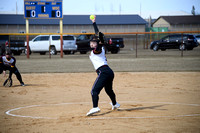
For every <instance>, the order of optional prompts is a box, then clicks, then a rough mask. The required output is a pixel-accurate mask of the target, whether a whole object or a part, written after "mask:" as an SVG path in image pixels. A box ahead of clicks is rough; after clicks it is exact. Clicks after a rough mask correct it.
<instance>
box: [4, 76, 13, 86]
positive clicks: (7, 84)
mask: <svg viewBox="0 0 200 133" xmlns="http://www.w3.org/2000/svg"><path fill="white" fill-rule="evenodd" d="M3 86H5V87H11V86H12V78H7V79H6V80H5V82H4V83H3Z"/></svg>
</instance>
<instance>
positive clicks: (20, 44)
mask: <svg viewBox="0 0 200 133" xmlns="http://www.w3.org/2000/svg"><path fill="white" fill-rule="evenodd" d="M6 49H9V50H10V51H11V53H12V54H14V55H20V54H21V53H22V52H23V51H24V50H25V43H24V40H12V39H10V41H9V35H0V55H3V54H4V53H5V51H6Z"/></svg>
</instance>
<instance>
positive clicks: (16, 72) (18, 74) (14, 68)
mask: <svg viewBox="0 0 200 133" xmlns="http://www.w3.org/2000/svg"><path fill="white" fill-rule="evenodd" d="M4 70H9V71H10V73H9V78H12V74H13V73H14V74H15V75H16V77H17V79H18V80H19V82H20V83H23V81H22V77H21V74H20V73H19V71H18V69H17V68H16V67H13V68H11V67H7V66H3V68H1V67H0V74H1V73H2V72H3V71H4Z"/></svg>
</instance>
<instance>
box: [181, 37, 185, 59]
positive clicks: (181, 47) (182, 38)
mask: <svg viewBox="0 0 200 133" xmlns="http://www.w3.org/2000/svg"><path fill="white" fill-rule="evenodd" d="M181 37H182V41H181V57H183V50H184V49H183V33H181Z"/></svg>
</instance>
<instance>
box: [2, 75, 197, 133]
mask: <svg viewBox="0 0 200 133" xmlns="http://www.w3.org/2000/svg"><path fill="white" fill-rule="evenodd" d="M96 76H97V75H96V73H94V72H93V73H43V74H40V73H38V74H25V73H23V74H22V77H23V79H24V82H25V83H26V85H27V86H25V87H21V86H19V83H18V81H17V80H16V78H15V76H13V80H14V83H13V87H10V88H5V87H2V86H0V105H1V106H0V133H71V132H78V133H79V132H81V133H84V132H87V133H88V132H89V133H93V132H97V133H99V132H105V133H112V132H113V133H114V132H115V133H116V132H117V133H121V132H128V133H129V132H131V133H133V132H134V133H169V132H170V133H171V132H172V133H191V132H192V133H199V132H200V127H199V125H200V84H199V81H200V72H115V80H114V90H115V92H116V95H117V100H118V102H119V103H120V104H121V108H120V110H118V111H111V106H110V105H109V102H110V100H109V98H108V96H107V95H106V93H105V92H104V91H102V92H101V94H100V103H99V107H100V109H101V112H100V113H98V114H97V115H95V116H92V117H86V116H85V115H86V113H87V112H88V111H89V109H91V107H92V103H91V96H90V89H91V87H92V85H93V82H94V80H95V78H96ZM4 80H5V78H3V77H2V75H0V85H2V84H3V81H4ZM6 113H7V114H6Z"/></svg>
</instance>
